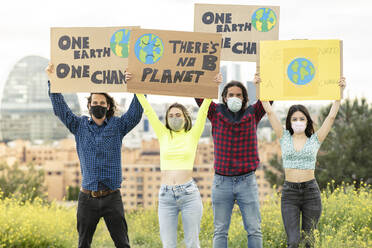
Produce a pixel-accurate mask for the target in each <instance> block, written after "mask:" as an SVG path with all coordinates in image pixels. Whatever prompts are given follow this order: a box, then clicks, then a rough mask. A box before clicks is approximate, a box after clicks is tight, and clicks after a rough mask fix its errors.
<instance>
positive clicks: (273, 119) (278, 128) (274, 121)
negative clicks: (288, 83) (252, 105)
mask: <svg viewBox="0 0 372 248" xmlns="http://www.w3.org/2000/svg"><path fill="white" fill-rule="evenodd" d="M262 106H263V108H264V109H265V111H266V114H267V117H268V118H269V121H270V124H271V126H272V127H273V129H274V132H275V134H276V136H277V137H278V138H279V139H280V138H281V137H282V136H283V126H282V124H281V123H280V120H279V119H278V117H277V116H276V114H275V112H274V111H273V108H272V107H271V104H270V103H269V102H267V101H263V102H262Z"/></svg>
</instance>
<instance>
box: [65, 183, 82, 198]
mask: <svg viewBox="0 0 372 248" xmlns="http://www.w3.org/2000/svg"><path fill="white" fill-rule="evenodd" d="M79 192H80V187H79V186H68V187H67V196H66V200H67V201H77V200H78V198H79Z"/></svg>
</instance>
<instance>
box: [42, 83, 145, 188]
mask: <svg viewBox="0 0 372 248" xmlns="http://www.w3.org/2000/svg"><path fill="white" fill-rule="evenodd" d="M49 86H50V84H49ZM49 97H50V99H51V101H52V104H53V110H54V114H55V115H56V116H58V118H59V119H60V120H61V121H62V122H63V124H65V126H66V127H67V128H68V129H69V130H70V132H71V133H72V134H74V136H75V140H76V149H77V153H78V156H79V159H80V168H81V174H82V178H83V182H82V187H83V188H84V189H87V190H94V191H97V190H102V189H105V188H107V187H108V188H110V189H112V190H114V189H117V188H120V186H121V182H122V175H121V145H122V139H123V138H124V136H125V135H126V134H127V133H128V132H129V131H130V130H132V129H133V128H134V127H135V126H136V125H137V124H138V123H139V121H140V120H141V117H142V112H143V109H142V106H141V104H140V103H139V101H138V99H137V97H136V96H134V97H133V100H132V102H131V104H130V107H129V109H128V111H127V112H126V113H125V114H124V115H122V116H121V117H116V116H113V117H111V118H110V119H109V120H107V119H106V120H105V121H104V123H103V124H102V125H101V126H98V125H97V124H96V123H95V122H94V121H93V120H92V119H91V118H89V117H87V116H81V117H79V116H76V115H75V114H74V113H72V111H71V110H70V108H69V107H68V106H67V104H66V102H65V100H64V98H63V96H62V94H60V93H50V87H49Z"/></svg>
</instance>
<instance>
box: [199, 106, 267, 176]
mask: <svg viewBox="0 0 372 248" xmlns="http://www.w3.org/2000/svg"><path fill="white" fill-rule="evenodd" d="M195 100H196V102H197V104H198V105H199V106H200V105H201V104H202V102H203V99H195ZM228 111H229V110H228V109H227V107H226V105H225V104H216V103H214V102H212V103H211V105H210V107H209V111H208V119H209V120H210V121H211V123H212V136H213V142H214V170H215V172H216V173H218V174H221V175H226V176H236V175H242V174H245V173H248V172H251V171H254V170H256V168H257V167H258V165H259V163H260V159H259V158H258V151H257V134H256V132H257V124H258V122H259V121H260V120H261V118H262V117H263V116H264V115H265V113H266V112H265V110H264V108H263V106H262V103H261V101H259V100H258V101H257V102H256V103H255V104H253V105H250V106H249V107H248V108H247V109H245V111H244V114H243V116H242V117H241V119H240V120H238V121H234V120H233V119H232V118H231V117H230V118H229V115H230V114H229V112H228Z"/></svg>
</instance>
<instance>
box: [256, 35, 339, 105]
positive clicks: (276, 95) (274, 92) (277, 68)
mask: <svg viewBox="0 0 372 248" xmlns="http://www.w3.org/2000/svg"><path fill="white" fill-rule="evenodd" d="M259 54H260V57H259V64H260V74H261V80H262V82H261V84H260V99H261V100H337V99H340V97H341V95H340V87H339V86H338V81H339V80H340V77H341V76H342V41H340V40H289V41H261V42H260V51H259Z"/></svg>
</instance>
